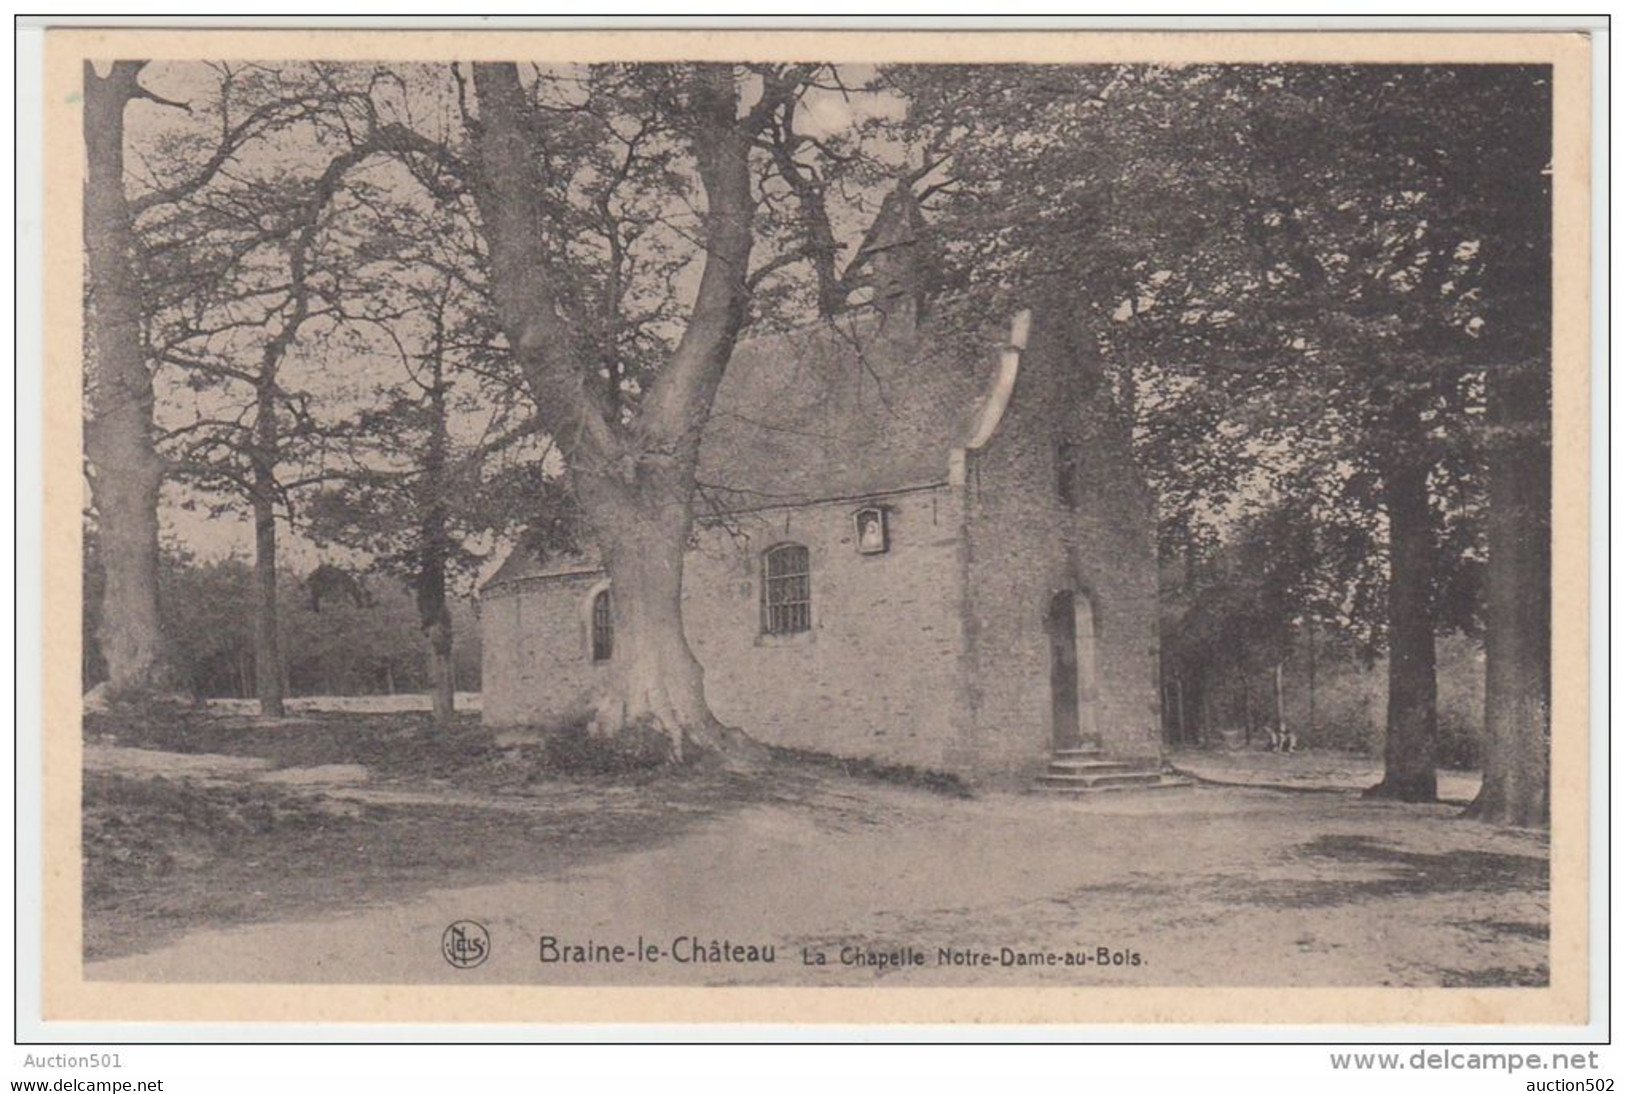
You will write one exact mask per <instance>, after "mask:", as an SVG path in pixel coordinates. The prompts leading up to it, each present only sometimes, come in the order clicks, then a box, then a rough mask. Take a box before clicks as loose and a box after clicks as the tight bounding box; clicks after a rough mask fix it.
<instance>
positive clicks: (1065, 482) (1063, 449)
mask: <svg viewBox="0 0 1625 1094" xmlns="http://www.w3.org/2000/svg"><path fill="white" fill-rule="evenodd" d="M1081 459H1082V456H1081V455H1080V453H1079V452H1078V446H1077V445H1075V444H1073V443H1072V442H1071V441H1062V442H1061V443H1060V444H1058V445H1056V446H1055V493H1056V495H1057V496H1058V497H1059V498H1060V499H1061V504H1062V505H1064V506H1066V507H1067V508H1068V509H1076V508H1077V507H1078V500H1079V492H1080V491H1079V486H1078V464H1079V462H1080V461H1081Z"/></svg>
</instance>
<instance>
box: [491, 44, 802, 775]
mask: <svg viewBox="0 0 1625 1094" xmlns="http://www.w3.org/2000/svg"><path fill="white" fill-rule="evenodd" d="M817 71H818V69H817V68H816V67H815V66H789V67H779V66H752V67H751V68H750V69H749V70H748V71H742V70H736V69H735V68H733V67H731V66H728V65H719V64H701V65H691V66H633V67H632V68H630V69H626V70H621V71H613V70H600V71H599V72H598V73H597V74H596V78H597V79H599V80H601V81H606V83H604V84H601V85H600V86H602V87H604V90H605V94H606V99H605V105H606V106H608V108H609V109H610V110H611V111H613V113H614V115H615V116H614V117H613V118H608V119H605V120H603V122H602V129H601V130H600V131H598V132H596V133H588V134H587V137H588V139H589V140H592V141H604V140H605V139H606V137H607V138H608V142H609V143H612V144H615V145H617V146H619V147H623V148H625V152H624V156H622V157H620V158H619V160H618V165H612V166H611V167H610V170H609V178H610V181H611V183H612V184H613V181H614V180H615V179H616V178H617V177H624V176H625V175H626V173H627V172H628V171H630V170H633V169H635V165H637V164H638V163H639V160H640V153H639V151H638V149H637V146H636V143H635V142H634V140H633V139H632V138H629V137H627V136H626V135H625V134H626V133H628V132H630V133H635V134H641V136H638V137H637V138H636V141H646V143H647V144H648V145H650V146H659V145H660V144H661V143H662V142H664V144H665V146H666V148H667V149H668V151H667V152H666V154H665V156H666V159H665V161H664V162H665V163H666V164H671V165H673V167H672V170H671V171H667V172H666V174H667V176H668V177H667V179H666V181H667V184H668V186H669V185H670V182H671V181H673V178H672V176H673V172H675V173H676V174H675V180H676V181H678V182H679V183H680V180H681V177H682V174H683V173H684V172H685V171H686V170H692V172H693V174H694V175H697V177H698V181H699V192H700V193H699V195H698V196H701V197H703V201H704V209H703V212H702V213H700V215H699V226H698V233H697V234H698V251H699V256H698V259H697V262H698V272H697V281H696V283H695V287H694V289H693V303H692V305H691V306H690V307H689V309H688V311H687V314H686V315H684V316H682V317H681V318H680V319H678V320H676V321H675V326H676V329H677V330H679V331H680V334H677V335H676V337H675V339H674V342H673V343H672V344H671V345H670V348H669V350H664V351H663V352H660V353H658V354H656V355H655V358H656V359H654V360H652V361H650V362H649V363H648V364H647V367H645V368H644V369H643V370H642V372H641V374H640V375H638V376H637V377H636V384H635V397H634V398H630V399H629V398H627V397H626V396H627V394H628V388H627V386H626V384H625V383H624V382H620V381H622V380H624V377H625V375H626V374H625V372H624V371H623V370H622V369H620V368H619V367H617V366H613V365H612V366H611V367H609V368H607V369H606V368H605V363H604V353H603V348H602V346H601V345H600V346H597V347H595V346H594V345H593V344H592V343H591V341H590V340H589V339H588V338H587V337H585V335H587V333H588V332H589V331H590V329H591V327H590V324H589V322H587V321H583V322H582V323H577V322H574V321H572V316H573V312H574V311H575V306H576V303H577V301H576V300H574V299H572V297H573V296H575V295H576V294H577V293H578V292H579V290H580V286H579V284H578V283H576V282H573V281H572V280H571V279H569V278H568V277H566V276H562V274H561V263H560V261H559V257H558V253H557V252H558V248H559V246H560V244H561V242H562V241H566V240H568V239H569V235H568V232H569V228H570V224H569V220H568V213H567V212H566V211H564V210H563V209H561V203H560V200H559V194H560V190H559V180H558V178H557V177H556V176H554V175H552V174H551V173H550V170H549V168H550V163H551V161H552V160H553V159H554V158H555V157H557V156H558V155H559V149H560V147H561V146H562V145H563V144H564V143H565V141H566V140H567V139H568V137H569V135H570V133H571V130H570V128H569V126H570V124H571V123H572V122H579V121H580V119H581V118H582V116H583V114H585V115H587V116H589V117H590V116H592V114H593V107H594V106H597V105H599V104H597V103H589V104H588V105H587V106H586V107H583V106H582V105H581V104H580V103H575V104H564V105H559V104H549V103H547V102H545V101H544V100H543V98H542V91H541V87H540V82H539V83H538V86H536V87H527V86H526V85H525V83H524V82H522V81H521V79H520V76H519V72H518V70H517V67H516V66H514V65H511V64H476V65H475V66H474V70H473V85H474V90H475V95H476V98H477V101H478V109H479V115H478V119H477V122H475V123H474V124H473V126H472V131H473V138H474V139H473V149H474V151H473V156H474V160H475V164H474V171H475V176H476V183H475V187H474V191H475V197H476V201H477V204H478V207H479V212H480V219H481V222H482V226H483V232H484V239H485V243H486V247H487V250H488V253H489V268H490V292H491V296H492V299H493V301H494V303H495V307H496V316H497V319H498V321H499V324H500V326H501V329H502V332H503V334H504V337H505V339H506V342H507V345H508V349H509V352H510V353H511V354H512V355H513V358H514V359H515V361H516V363H517V364H518V366H519V369H520V371H521V373H522V375H523V376H524V378H525V381H526V384H527V386H528V388H529V390H530V392H531V394H532V397H533V399H534V401H535V404H536V414H537V418H538V421H539V422H540V423H541V425H542V426H543V428H544V429H545V430H546V432H547V433H548V435H549V436H551V437H552V438H553V439H554V440H555V441H556V442H557V443H558V444H559V446H560V448H561V450H562V452H563V454H564V458H565V462H566V465H567V467H568V473H569V482H570V486H571V489H572V492H573V495H574V497H575V498H576V500H577V502H578V503H579V505H580V508H581V512H582V514H583V517H584V519H585V521H586V523H587V525H588V527H589V529H590V532H591V534H592V537H593V539H594V541H595V542H596V544H597V546H598V548H599V551H600V554H601V557H602V561H603V565H604V567H605V569H606V570H607V571H608V573H609V576H610V580H611V581H612V582H613V583H614V587H615V590H616V596H615V598H614V612H615V661H614V673H615V675H614V681H613V684H612V685H611V686H610V687H609V688H608V689H607V690H606V692H605V694H604V695H603V698H602V701H601V703H600V706H599V710H598V714H597V721H596V724H597V725H598V727H599V728H600V729H601V730H603V731H606V732H621V731H624V730H626V729H629V728H641V729H644V730H648V731H653V732H655V733H658V734H660V735H662V736H663V737H664V738H666V740H667V741H668V742H669V746H670V751H671V754H672V756H673V757H674V758H677V759H685V758H689V757H692V756H695V755H704V754H716V753H721V754H724V755H731V756H738V755H741V754H743V753H747V752H749V751H751V746H750V744H749V739H748V738H747V737H746V736H745V735H744V734H743V733H742V732H741V731H739V730H738V729H735V728H733V727H727V726H724V725H722V724H721V723H720V722H719V721H718V719H717V718H716V717H715V715H714V714H713V713H712V711H711V709H710V707H709V705H708V704H707V702H706V698H705V689H704V674H703V670H702V668H701V666H700V664H699V662H698V661H697V660H696V659H695V657H694V655H693V652H692V651H691V650H690V648H689V645H688V641H687V638H686V637H685V635H684V632H683V620H682V601H681V589H682V579H683V564H684V554H685V552H686V550H687V546H688V542H689V537H690V534H691V532H692V529H693V526H694V508H693V497H694V489H695V481H694V477H695V467H696V463H697V461H698V456H699V447H700V440H701V434H702V431H703V429H704V427H705V423H706V419H707V417H708V416H709V414H710V410H711V404H712V400H713V398H714V396H715V394H716V391H717V387H718V385H719V384H720V383H721V381H722V377H723V373H724V370H725V369H726V368H727V365H728V360H729V358H730V356H731V354H732V351H733V347H734V343H735V341H736V339H737V338H738V337H739V333H740V330H741V328H742V327H743V326H744V325H745V323H746V321H747V319H748V318H749V311H750V302H751V289H752V285H753V281H755V280H757V279H759V277H760V276H761V275H762V273H763V271H762V270H759V271H757V274H755V275H753V274H752V272H751V269H750V260H751V253H752V247H753V244H754V241H755V230H754V225H753V221H754V219H755V217H756V215H757V211H758V205H759V201H760V194H759V192H758V191H757V189H756V188H755V186H753V174H752V163H751V154H752V149H753V147H754V146H756V145H757V144H758V142H759V141H761V140H762V139H763V138H764V135H765V134H767V133H768V131H769V129H770V126H772V125H773V124H774V123H778V124H779V125H781V126H782V125H783V124H785V108H786V106H787V104H790V103H793V102H794V101H796V99H797V98H798V97H799V96H800V95H801V94H802V93H803V92H804V91H805V90H806V89H807V87H808V85H809V81H810V80H811V79H812V78H813V77H814V75H815V73H816V72H817ZM747 80H748V81H749V82H751V83H753V84H754V85H755V101H754V102H753V103H752V104H751V105H750V106H749V107H748V109H741V93H740V88H741V84H742V83H744V82H745V81H747ZM644 155H646V154H644ZM685 161H686V165H687V166H686V168H685V167H684V162H685ZM656 166H660V164H657V165H656ZM612 189H613V186H612V185H611V187H609V188H600V190H599V192H600V193H601V194H603V195H604V200H605V201H606V202H613V201H617V200H619V199H617V198H616V197H615V196H614V195H613V193H612ZM781 192H782V191H781ZM684 196H685V195H684V194H683V192H682V187H681V186H680V185H679V187H678V188H677V189H676V191H675V192H673V191H671V190H670V189H668V199H667V200H668V201H669V200H672V199H679V200H680V199H682V198H683V197H684ZM600 208H601V209H602V208H603V206H602V205H601V206H600ZM617 231H618V229H617ZM614 254H615V252H614V248H611V259H612V261H613V259H614ZM769 268H775V264H773V263H770V264H769V266H768V267H764V268H763V270H767V269H769ZM609 269H610V274H609V276H610V278H611V281H612V283H613V279H614V277H615V276H616V272H615V267H614V266H613V265H611V266H610V267H609Z"/></svg>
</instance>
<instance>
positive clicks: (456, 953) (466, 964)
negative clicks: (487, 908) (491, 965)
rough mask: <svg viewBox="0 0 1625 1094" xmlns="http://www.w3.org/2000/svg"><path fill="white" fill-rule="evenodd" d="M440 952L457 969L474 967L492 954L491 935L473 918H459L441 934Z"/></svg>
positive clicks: (483, 962) (481, 963)
mask: <svg viewBox="0 0 1625 1094" xmlns="http://www.w3.org/2000/svg"><path fill="white" fill-rule="evenodd" d="M440 954H441V956H442V957H444V958H445V959H446V963H447V964H448V965H450V966H452V967H453V968H457V969H472V968H473V967H474V966H476V965H483V964H485V959H486V958H487V957H490V956H491V936H490V934H489V933H487V931H486V929H485V928H484V927H483V926H481V925H480V924H478V923H476V922H474V921H473V920H472V919H459V920H458V921H457V922H455V923H453V924H452V925H451V926H449V927H447V928H446V933H445V934H443V935H441V936H440Z"/></svg>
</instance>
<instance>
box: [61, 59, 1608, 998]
mask: <svg viewBox="0 0 1625 1094" xmlns="http://www.w3.org/2000/svg"><path fill="white" fill-rule="evenodd" d="M1590 66H1591V44H1590V42H1589V40H1588V39H1587V37H1586V36H1584V35H1581V34H1555V33H1553V34H1536V33H1531V34H1484V33H1478V34H1458V33H1427V34H1421V33H1414V34H1413V33H1384V34H1368V35H1363V34H1351V33H1269V34H1257V33H1252V34H1227V33H1181V32H1166V33H1081V32H1059V31H1054V32H1049V31H1045V32H1032V33H1025V32H1023V33H997V34H994V33H981V32H971V31H951V30H945V31H931V32H926V31H919V32H874V33H854V32H835V33H829V32H816V33H815V32H800V31H795V32H792V31H782V32H781V31H757V30H752V31H705V32H681V31H671V32H667V31H660V32H656V31H649V30H637V31H633V30H624V31H615V30H610V31H590V32H589V31H562V30H536V31H512V32H509V31H503V32H494V31H487V32H470V31H443V32H442V31H394V32H389V33H385V32H381V31H379V32H368V31H342V32H341V31H318V30H311V31H288V30H265V31H257V30H231V31H217V30H163V31H159V30H135V29H121V30H120V29H113V30H93V29H72V28H70V29H51V30H49V31H48V32H47V33H46V71H45V86H44V88H43V96H44V102H45V111H46V135H47V136H46V143H47V147H46V167H45V174H46V193H47V209H46V240H45V256H46V271H45V275H46V295H47V319H46V348H47V357H46V391H45V398H46V437H45V443H46V451H45V475H46V498H47V500H46V510H45V516H46V528H45V536H46V551H45V555H46V557H47V559H48V560H49V563H48V570H47V573H46V584H45V589H44V597H45V620H46V634H45V641H46V643H47V646H48V656H47V657H46V665H47V675H46V679H45V685H44V687H45V692H44V697H45V704H44V709H45V721H44V726H43V749H44V761H45V763H44V802H45V812H44V816H45V822H44V823H45V833H44V834H45V887H44V893H43V898H44V913H45V914H44V917H43V921H44V938H43V940H42V944H43V954H44V972H43V977H44V980H43V1013H44V1017H45V1018H46V1019H48V1020H50V1019H58V1020H111V1021H119V1022H129V1021H171V1022H225V1021H287V1022H296V1023H316V1022H324V1021H350V1022H353V1021H384V1022H390V1021H433V1022H531V1023H559V1022H652V1021H660V1022H802V1023H850V1022H864V1023H895V1022H932V1023H943V1022H1000V1023H1080V1022H1112V1023H1117V1022H1133V1023H1235V1022H1245V1023H1249V1024H1263V1025H1267V1024H1272V1023H1283V1024H1284V1023H1291V1024H1296V1025H1302V1024H1305V1023H1310V1024H1316V1023H1325V1024H1336V1025H1365V1024H1384V1023H1386V1024H1397V1023H1405V1024H1411V1025H1415V1024H1446V1023H1448V1024H1484V1025H1503V1024H1515V1025H1520V1026H1530V1025H1572V1024H1583V1023H1584V1022H1586V1021H1587V1020H1588V998H1589V994H1588V993H1589V977H1590V972H1589V969H1590V960H1591V958H1590V953H1591V950H1590V947H1591V944H1592V943H1591V936H1590V932H1589V929H1588V901H1589V899H1590V892H1589V888H1588V877H1589V848H1588V831H1589V825H1590V808H1591V807H1590V789H1589V788H1590V785H1591V784H1590V778H1589V772H1588V769H1587V755H1588V752H1589V747H1590V745H1589V740H1590V738H1589V732H1590V730H1589V713H1588V707H1587V694H1588V668H1587V659H1588V656H1589V651H1588V645H1587V638H1586V634H1587V628H1586V620H1587V618H1588V611H1589V606H1590V603H1591V590H1590V587H1589V584H1588V577H1587V573H1588V569H1587V546H1586V545H1587V529H1588V521H1589V519H1590V518H1589V515H1588V509H1587V489H1588V462H1587V461H1588V424H1587V423H1588V421H1589V380H1588V377H1589V368H1590V365H1589V361H1590V357H1589V355H1590V338H1589V330H1590V314H1591V311H1590V309H1591V301H1590V298H1589V284H1590V282H1589V274H1588V269H1589V266H1588V264H1589V247H1590V230H1591V229H1590V223H1589V216H1588V212H1587V210H1588V208H1589V202H1590V187H1589V178H1590V174H1589V172H1590V164H1589V149H1590V122H1589V116H1588V111H1589V102H1590V88H1591V71H1590ZM1554 619H1555V620H1560V621H1562V625H1561V626H1558V627H1554V626H1553V620H1554Z"/></svg>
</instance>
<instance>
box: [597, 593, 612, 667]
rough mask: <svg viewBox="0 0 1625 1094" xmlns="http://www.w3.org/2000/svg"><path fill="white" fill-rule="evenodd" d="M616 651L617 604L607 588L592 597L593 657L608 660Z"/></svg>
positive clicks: (598, 659)
mask: <svg viewBox="0 0 1625 1094" xmlns="http://www.w3.org/2000/svg"><path fill="white" fill-rule="evenodd" d="M614 653H615V605H614V602H613V601H611V600H610V598H609V590H608V589H605V590H604V591H603V592H601V593H599V594H598V595H597V596H595V597H593V598H592V659H593V660H594V661H608V660H609V659H610V657H611V656H612V655H613V654H614Z"/></svg>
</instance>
